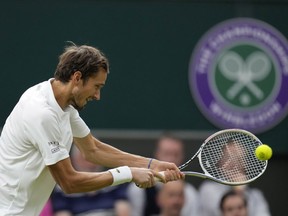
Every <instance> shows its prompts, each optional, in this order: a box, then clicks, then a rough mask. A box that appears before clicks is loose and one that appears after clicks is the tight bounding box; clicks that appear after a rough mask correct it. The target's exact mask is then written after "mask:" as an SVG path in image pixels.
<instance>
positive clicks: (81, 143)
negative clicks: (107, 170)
mask: <svg viewBox="0 0 288 216" xmlns="http://www.w3.org/2000/svg"><path fill="white" fill-rule="evenodd" d="M74 142H75V144H76V145H77V147H78V148H79V149H80V151H81V152H82V154H83V157H84V158H85V159H86V160H88V161H90V162H92V163H95V164H99V165H102V166H105V167H118V166H124V165H125V166H129V167H143V168H147V167H148V164H149V160H150V159H149V158H146V157H142V156H139V155H135V154H130V153H127V152H124V151H121V150H119V149H117V148H115V147H113V146H111V145H108V144H105V143H103V142H101V141H99V140H98V139H96V138H95V137H93V136H92V135H89V136H87V137H85V138H83V139H77V138H76V139H75V138H74Z"/></svg>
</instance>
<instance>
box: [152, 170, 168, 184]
mask: <svg viewBox="0 0 288 216" xmlns="http://www.w3.org/2000/svg"><path fill="white" fill-rule="evenodd" d="M164 172H165V171H161V172H159V174H161V175H162V176H163V177H165V173H164ZM154 179H155V181H156V182H161V179H159V178H157V177H154Z"/></svg>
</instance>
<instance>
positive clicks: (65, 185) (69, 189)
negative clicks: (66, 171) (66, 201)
mask: <svg viewBox="0 0 288 216" xmlns="http://www.w3.org/2000/svg"><path fill="white" fill-rule="evenodd" d="M59 186H60V187H61V189H62V191H63V192H64V193H65V194H73V193H78V192H79V191H78V190H77V189H78V187H77V185H76V184H74V183H73V182H72V181H71V180H70V181H66V182H61V183H59Z"/></svg>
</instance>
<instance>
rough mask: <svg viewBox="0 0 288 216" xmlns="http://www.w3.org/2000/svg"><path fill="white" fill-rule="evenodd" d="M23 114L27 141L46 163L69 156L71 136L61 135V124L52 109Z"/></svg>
mask: <svg viewBox="0 0 288 216" xmlns="http://www.w3.org/2000/svg"><path fill="white" fill-rule="evenodd" d="M24 115H25V127H24V130H25V133H26V139H27V143H31V144H32V145H33V146H34V147H35V148H36V149H37V150H38V151H39V152H40V154H41V155H42V158H43V160H44V163H45V164H46V165H52V164H55V163H57V162H58V161H60V160H63V159H65V158H68V157H69V150H70V146H71V144H72V136H71V138H69V137H68V136H67V138H66V137H64V136H63V134H62V130H61V124H60V123H59V120H58V118H57V115H56V114H55V113H53V111H51V110H49V109H45V108H44V109H38V110H35V111H34V112H33V113H32V114H31V112H26V113H24ZM70 142H71V144H70Z"/></svg>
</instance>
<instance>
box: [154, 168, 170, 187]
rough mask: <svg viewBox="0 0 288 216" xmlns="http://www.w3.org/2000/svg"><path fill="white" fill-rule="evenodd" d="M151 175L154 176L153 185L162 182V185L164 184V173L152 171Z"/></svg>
mask: <svg viewBox="0 0 288 216" xmlns="http://www.w3.org/2000/svg"><path fill="white" fill-rule="evenodd" d="M153 174H154V178H153V180H154V184H155V182H163V183H166V182H167V181H166V176H165V174H164V171H162V172H156V171H153Z"/></svg>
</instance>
